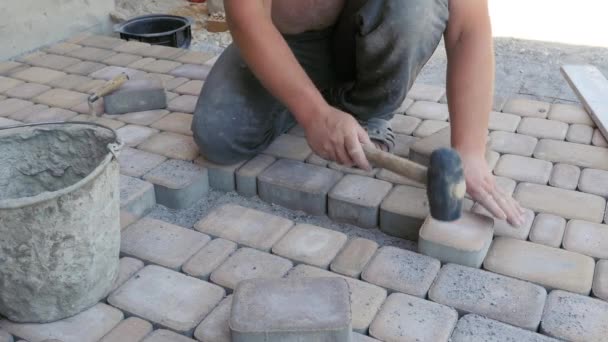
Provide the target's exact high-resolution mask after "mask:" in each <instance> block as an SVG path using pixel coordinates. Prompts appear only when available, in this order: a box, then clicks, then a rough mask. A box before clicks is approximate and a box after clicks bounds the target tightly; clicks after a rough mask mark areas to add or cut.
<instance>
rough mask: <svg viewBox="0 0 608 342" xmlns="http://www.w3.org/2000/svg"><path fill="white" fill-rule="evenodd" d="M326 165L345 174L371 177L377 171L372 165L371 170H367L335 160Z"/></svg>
mask: <svg viewBox="0 0 608 342" xmlns="http://www.w3.org/2000/svg"><path fill="white" fill-rule="evenodd" d="M311 164H312V163H311ZM327 166H328V167H329V168H330V169H332V170H336V171H340V172H343V173H345V174H350V175H359V176H366V177H372V178H373V177H374V176H375V175H376V173H378V171H379V169H377V168H375V167H372V169H371V170H369V171H367V170H363V169H360V168H358V167H349V166H344V165H340V164H338V163H336V162H331V163H329V164H328V165H327Z"/></svg>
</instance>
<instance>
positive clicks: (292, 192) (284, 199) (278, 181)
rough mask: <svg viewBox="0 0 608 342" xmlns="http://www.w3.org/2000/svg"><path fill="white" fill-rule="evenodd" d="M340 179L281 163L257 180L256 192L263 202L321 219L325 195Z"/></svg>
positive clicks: (315, 168) (303, 166) (335, 173)
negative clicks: (318, 216) (319, 216)
mask: <svg viewBox="0 0 608 342" xmlns="http://www.w3.org/2000/svg"><path fill="white" fill-rule="evenodd" d="M341 177H342V174H341V173H340V172H338V171H335V170H330V169H326V168H321V167H318V166H314V165H311V164H305V163H300V162H297V161H295V160H288V159H281V160H279V161H277V162H276V163H274V164H272V165H271V166H270V167H269V168H268V169H266V170H265V171H264V172H262V174H260V175H259V176H258V192H259V196H260V198H261V199H262V200H264V201H266V202H269V203H275V204H278V205H281V206H283V207H286V208H289V209H292V210H302V211H304V212H306V213H309V214H312V215H325V213H326V212H327V193H328V192H329V190H330V189H331V188H332V187H333V186H334V185H335V184H336V183H337V182H338V180H340V178H341Z"/></svg>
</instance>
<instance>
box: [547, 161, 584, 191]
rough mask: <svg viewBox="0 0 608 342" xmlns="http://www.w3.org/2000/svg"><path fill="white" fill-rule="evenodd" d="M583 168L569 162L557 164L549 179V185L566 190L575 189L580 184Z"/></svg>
mask: <svg viewBox="0 0 608 342" xmlns="http://www.w3.org/2000/svg"><path fill="white" fill-rule="evenodd" d="M580 175H581V169H580V168H579V167H578V166H574V165H568V164H555V165H554V166H553V171H552V172H551V178H550V179H549V185H551V186H555V187H558V188H562V189H566V190H574V189H576V187H577V185H578V180H579V177H580Z"/></svg>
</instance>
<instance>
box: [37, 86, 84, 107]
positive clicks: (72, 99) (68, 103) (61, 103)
mask: <svg viewBox="0 0 608 342" xmlns="http://www.w3.org/2000/svg"><path fill="white" fill-rule="evenodd" d="M87 98H88V95H87V94H84V93H79V92H75V91H71V90H65V89H51V90H49V91H47V92H44V93H42V94H40V95H38V96H36V97H35V98H34V99H33V101H34V102H37V103H40V104H44V105H47V106H52V107H59V108H64V109H70V108H72V107H74V106H76V105H78V104H79V103H82V102H83V101H86V100H87Z"/></svg>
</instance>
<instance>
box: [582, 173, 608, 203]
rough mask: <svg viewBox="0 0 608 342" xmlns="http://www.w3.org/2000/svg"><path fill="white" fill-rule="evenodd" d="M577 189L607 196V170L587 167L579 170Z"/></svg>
mask: <svg viewBox="0 0 608 342" xmlns="http://www.w3.org/2000/svg"><path fill="white" fill-rule="evenodd" d="M578 190H579V191H583V192H586V193H589V194H595V195H598V196H602V197H608V171H604V170H596V169H591V168H587V169H584V170H583V171H582V172H581V178H580V179H579V181H578Z"/></svg>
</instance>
